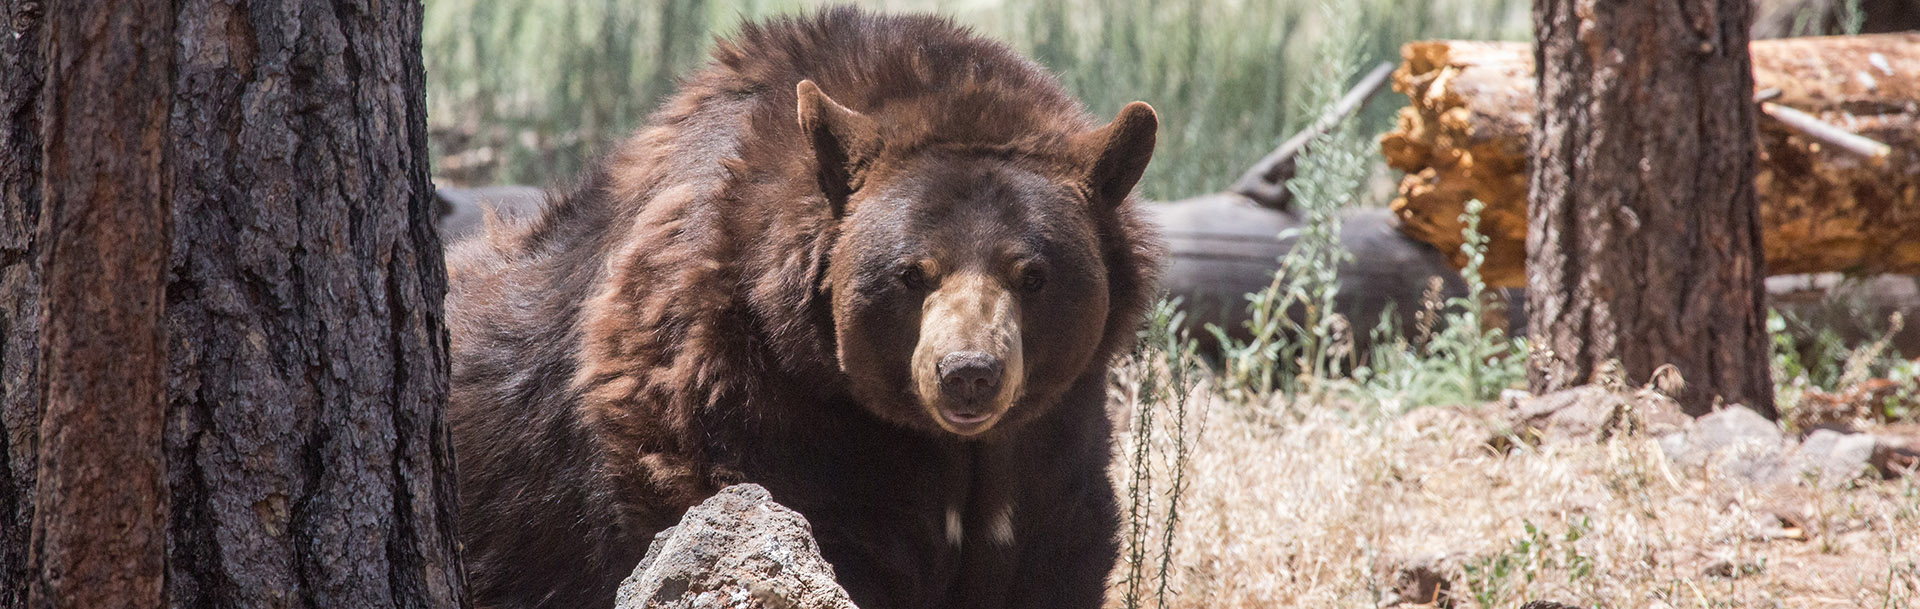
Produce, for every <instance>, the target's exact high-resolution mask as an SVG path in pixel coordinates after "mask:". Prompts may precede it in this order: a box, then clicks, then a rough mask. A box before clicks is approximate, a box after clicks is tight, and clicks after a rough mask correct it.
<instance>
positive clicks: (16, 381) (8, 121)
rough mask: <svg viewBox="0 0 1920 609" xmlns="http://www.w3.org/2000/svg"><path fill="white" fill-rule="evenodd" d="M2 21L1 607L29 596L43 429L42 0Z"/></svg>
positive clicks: (10, 2)
mask: <svg viewBox="0 0 1920 609" xmlns="http://www.w3.org/2000/svg"><path fill="white" fill-rule="evenodd" d="M0 8H3V9H4V10H5V14H4V15H0V17H4V18H5V21H4V22H0V23H4V25H5V27H6V29H5V30H0V74H5V75H6V78H0V608H6V609H12V608H15V607H21V606H24V605H25V604H26V600H27V585H28V583H30V582H31V581H32V578H31V577H29V574H30V571H29V570H28V569H27V549H28V547H29V542H30V540H31V534H32V532H33V486H34V484H35V480H36V475H35V473H34V467H35V466H36V464H37V463H38V459H36V458H35V457H34V447H35V446H36V445H37V444H38V442H39V436H40V386H39V378H40V377H39V373H38V371H39V369H40V346H39V343H40V300H41V297H40V292H41V290H40V264H39V256H40V248H39V246H38V243H37V241H36V240H35V238H34V231H35V227H36V226H38V225H39V224H40V84H41V83H42V82H43V81H45V79H46V60H45V58H44V55H43V54H42V49H41V48H40V47H41V42H42V35H43V34H44V33H45V31H46V30H45V27H44V24H43V23H42V20H41V17H42V13H43V9H42V8H41V5H40V3H39V2H38V1H29V0H5V1H4V3H0Z"/></svg>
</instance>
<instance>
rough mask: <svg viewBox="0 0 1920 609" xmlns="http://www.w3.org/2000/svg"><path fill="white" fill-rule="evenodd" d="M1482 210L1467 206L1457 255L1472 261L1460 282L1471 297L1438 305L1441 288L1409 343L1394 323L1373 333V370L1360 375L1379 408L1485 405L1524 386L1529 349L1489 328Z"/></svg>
mask: <svg viewBox="0 0 1920 609" xmlns="http://www.w3.org/2000/svg"><path fill="white" fill-rule="evenodd" d="M1484 209H1485V205H1484V204H1482V203H1481V202H1480V201H1478V200H1473V201H1468V202H1467V206H1466V213H1464V214H1461V216H1460V221H1461V223H1462V224H1463V225H1464V227H1465V228H1464V230H1463V231H1462V234H1463V236H1464V237H1465V243H1463V244H1462V245H1461V246H1460V251H1461V253H1463V254H1465V255H1466V260H1467V264H1466V266H1465V267H1463V268H1462V269H1461V270H1460V277H1461V279H1462V280H1464V281H1465V282H1466V285H1467V294H1466V296H1464V297H1457V298H1450V299H1447V300H1445V301H1441V300H1440V299H1439V283H1438V281H1436V282H1435V283H1434V285H1432V286H1431V287H1430V288H1429V290H1428V294H1429V296H1428V297H1427V299H1426V302H1425V303H1423V310H1422V311H1421V314H1420V315H1421V319H1422V323H1421V324H1420V327H1418V328H1415V329H1414V332H1412V333H1410V334H1411V335H1410V336H1408V335H1405V334H1403V333H1402V332H1400V331H1399V330H1400V329H1398V328H1395V327H1393V325H1392V321H1391V320H1392V317H1391V316H1386V317H1383V318H1382V322H1381V324H1382V325H1381V326H1380V327H1379V328H1376V329H1375V331H1374V336H1375V340H1374V345H1375V348H1374V351H1373V353H1372V354H1371V357H1369V359H1368V361H1369V366H1368V367H1367V368H1365V369H1362V370H1359V371H1356V374H1355V376H1356V378H1358V379H1359V380H1360V381H1361V386H1362V388H1363V390H1364V391H1365V393H1367V394H1368V395H1369V396H1370V397H1371V398H1372V399H1373V400H1374V401H1375V402H1379V403H1386V402H1399V403H1408V402H1410V403H1413V404H1435V403H1463V402H1477V401H1484V400H1489V399H1493V398H1495V397H1498V396H1499V394H1500V391H1501V390H1503V389H1507V388H1511V387H1514V386H1517V385H1519V384H1521V383H1522V382H1523V381H1525V380H1526V368H1525V367H1524V363H1525V361H1526V357H1525V353H1526V343H1525V341H1523V340H1519V339H1509V338H1507V336H1506V333H1505V332H1504V331H1502V330H1501V329H1500V328H1498V327H1490V326H1492V325H1493V324H1490V323H1488V317H1489V311H1490V308H1489V307H1488V306H1487V302H1488V300H1489V298H1490V294H1489V293H1488V291H1487V284H1486V281H1485V280H1484V279H1482V278H1481V275H1480V269H1481V266H1482V265H1483V264H1485V262H1486V256H1487V240H1488V238H1487V236H1486V235H1485V234H1483V233H1481V232H1480V213H1481V212H1482V211H1483V210H1484ZM1509 306H1514V305H1509ZM1434 322H1438V323H1434Z"/></svg>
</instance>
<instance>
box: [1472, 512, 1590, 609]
mask: <svg viewBox="0 0 1920 609" xmlns="http://www.w3.org/2000/svg"><path fill="white" fill-rule="evenodd" d="M1564 524H1565V526H1566V531H1565V532H1563V533H1561V534H1560V535H1552V534H1550V533H1548V532H1547V531H1546V530H1544V529H1542V528H1541V527H1539V526H1536V525H1534V524H1533V522H1532V521H1522V523H1521V526H1522V527H1523V528H1524V529H1525V534H1523V535H1521V536H1519V537H1515V538H1514V539H1513V540H1512V542H1511V545H1509V546H1508V547H1507V548H1506V549H1504V550H1502V551H1500V552H1496V553H1493V554H1490V555H1486V556H1480V557H1477V558H1474V559H1473V560H1471V561H1468V562H1467V563H1466V564H1465V565H1463V566H1462V567H1461V571H1463V574H1464V576H1465V577H1464V578H1463V583H1464V584H1465V585H1466V588H1467V593H1468V594H1469V595H1470V596H1472V597H1473V600H1474V601H1475V602H1477V603H1479V605H1480V606H1482V607H1504V606H1508V605H1511V604H1513V603H1514V602H1516V601H1517V600H1525V599H1527V598H1528V596H1529V595H1528V589H1529V588H1530V587H1531V586H1532V585H1533V584H1534V583H1535V582H1536V581H1541V580H1544V579H1547V578H1548V577H1554V578H1562V579H1565V580H1567V581H1578V580H1583V579H1588V578H1591V577H1593V575H1594V559H1593V557H1591V556H1587V555H1585V554H1583V553H1582V552H1581V550H1580V546H1579V541H1580V539H1581V538H1582V537H1585V536H1586V535H1587V534H1588V533H1591V532H1592V531H1593V521H1592V519H1590V518H1587V517H1584V516H1582V517H1580V518H1578V519H1573V518H1568V519H1567V520H1566V522H1565V523H1564Z"/></svg>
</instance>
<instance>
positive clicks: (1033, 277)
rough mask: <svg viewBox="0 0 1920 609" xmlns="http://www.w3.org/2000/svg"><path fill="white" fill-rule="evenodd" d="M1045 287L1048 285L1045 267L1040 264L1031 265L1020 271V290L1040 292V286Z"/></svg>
mask: <svg viewBox="0 0 1920 609" xmlns="http://www.w3.org/2000/svg"><path fill="white" fill-rule="evenodd" d="M1044 287H1047V272H1046V270H1045V269H1041V268H1040V267H1038V266H1030V267H1027V268H1026V270H1023V271H1021V272H1020V291H1022V292H1028V293H1032V292H1038V291H1040V288H1044Z"/></svg>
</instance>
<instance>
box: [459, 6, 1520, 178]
mask: <svg viewBox="0 0 1920 609" xmlns="http://www.w3.org/2000/svg"><path fill="white" fill-rule="evenodd" d="M818 4H821V3H819V2H813V1H804V0H646V1H634V0H584V1H574V0H427V4H426V7H427V11H426V27H425V48H426V66H427V97H428V107H429V112H428V124H429V128H430V133H431V137H430V140H431V143H432V146H433V150H434V152H435V156H436V160H437V164H436V171H437V175H439V176H440V177H441V179H442V180H443V181H447V182H451V183H461V184H492V183H529V184H545V183H552V182H556V181H560V180H565V179H568V178H570V177H571V176H573V175H574V174H576V173H578V172H579V171H580V169H581V168H582V166H583V165H584V163H585V162H586V161H587V160H588V159H590V158H591V156H592V155H593V154H595V153H596V152H597V151H600V150H605V149H607V147H608V146H609V145H610V144H611V143H613V142H617V141H619V140H620V139H621V138H623V137H625V136H626V135H627V134H628V133H630V132H631V131H632V130H633V129H634V128H636V127H637V126H639V125H640V124H641V123H642V122H643V121H644V120H645V118H646V115H647V113H648V112H650V111H651V110H652V108H653V107H654V106H655V105H657V104H658V102H659V100H660V99H661V98H662V97H664V96H665V95H667V94H670V93H671V92H672V90H673V79H674V78H675V77H677V76H678V75H681V74H685V73H686V72H687V71H689V70H692V69H695V68H697V67H698V66H699V65H700V64H701V63H702V62H703V61H704V57H705V53H706V51H707V49H708V48H710V46H711V44H712V41H713V39H714V37H715V36H725V35H727V34H728V33H730V32H732V31H733V30H734V29H735V28H736V27H737V25H738V24H739V23H740V22H741V21H742V20H747V19H758V18H763V17H766V16H769V15H774V14H781V13H791V12H794V11H800V10H806V9H808V8H811V7H813V6H816V5H818ZM858 4H860V5H862V6H866V7H869V8H874V9H878V10H892V11H931V12H937V13H941V14H946V15H950V16H952V17H953V18H955V19H956V20H958V21H960V22H962V23H966V24H969V25H971V26H974V27H975V28H977V29H978V30H979V31H981V32H982V33H984V34H986V35H989V36H993V37H996V38H999V39H1002V40H1005V41H1007V42H1008V43H1010V44H1012V45H1013V46H1014V47H1015V48H1017V49H1019V50H1021V51H1023V52H1026V53H1028V54H1029V55H1031V56H1032V57H1034V58H1035V59H1037V60H1038V61H1040V62H1041V63H1042V64H1044V65H1046V66H1047V67H1049V68H1051V69H1052V70H1053V71H1055V72H1056V73H1058V74H1059V75H1060V77H1061V80H1062V82H1063V83H1064V84H1065V85H1066V87H1067V88H1068V89H1069V90H1070V91H1072V92H1073V93H1075V94H1077V95H1079V96H1080V97H1081V99H1083V100H1084V101H1085V102H1086V105H1087V108H1088V110H1089V111H1091V112H1093V113H1094V114H1096V115H1100V116H1107V115H1111V114H1112V113H1115V112H1117V111H1119V109H1120V107H1121V106H1123V105H1125V104H1126V103H1127V102H1130V101H1134V100H1144V101H1146V102H1148V103H1151V104H1153V106H1154V108H1155V109H1157V110H1158V111H1159V112H1160V115H1161V119H1162V126H1161V138H1160V145H1159V148H1158V150H1157V151H1156V153H1155V155H1154V162H1153V164H1152V165H1151V166H1150V167H1149V168H1148V172H1147V177H1146V178H1145V179H1144V180H1142V190H1143V192H1144V193H1145V194H1146V195H1147V196H1148V197H1150V198H1155V199H1173V198H1180V197H1185V196H1191V195H1196V194H1201V193H1206V192H1212V191H1217V190H1220V189H1222V188H1225V187H1226V185H1227V184H1229V183H1230V182H1231V181H1232V180H1233V179H1234V178H1235V177H1237V176H1238V175H1239V174H1240V172H1241V171H1243V170H1244V169H1246V167H1247V166H1248V165H1250V164H1252V163H1253V161H1255V160H1257V159H1258V158H1260V156H1261V155H1263V154H1265V153H1266V152H1267V151H1268V150H1270V149H1271V148H1272V147H1274V146H1276V145H1278V143H1279V141H1280V140H1281V139H1284V138H1285V136H1286V135H1288V134H1289V133H1290V132H1291V131H1292V130H1293V129H1295V128H1297V127H1298V126H1301V125H1304V124H1305V123H1306V122H1307V121H1309V120H1311V118H1312V115H1311V114H1303V113H1301V112H1299V111H1297V110H1296V108H1298V107H1301V104H1300V102H1301V101H1303V100H1304V98H1305V96H1306V93H1307V91H1309V90H1310V89H1311V88H1312V87H1314V86H1326V85H1328V84H1329V83H1326V82H1323V81H1324V80H1325V79H1327V78H1334V79H1344V78H1348V77H1350V75H1349V74H1336V75H1331V76H1328V75H1326V72H1325V71H1324V70H1319V69H1317V62H1318V61H1319V60H1318V59H1317V58H1316V56H1315V55H1314V51H1313V50H1314V49H1315V48H1316V45H1317V44H1319V42H1320V41H1321V40H1322V39H1324V38H1325V36H1326V33H1327V17H1326V15H1327V14H1338V15H1341V16H1342V17H1343V18H1350V19H1352V20H1354V21H1355V22H1356V23H1358V24H1360V25H1359V27H1360V28H1361V29H1362V30H1364V31H1366V32H1367V33H1368V34H1369V35H1368V37H1367V40H1368V42H1367V43H1366V45H1365V46H1364V47H1362V48H1359V49H1357V52H1358V54H1359V58H1360V60H1361V61H1360V62H1361V65H1368V64H1371V63H1372V62H1375V61H1380V60H1388V59H1397V58H1398V48H1399V45H1400V44H1402V43H1404V42H1407V41H1410V40H1415V39H1421V38H1440V37H1455V38H1483V39H1484V38H1503V39H1522V38H1524V36H1525V35H1526V22H1527V16H1526V10H1527V4H1526V3H1525V2H1522V1H1520V0H1438V1H1435V2H1427V3H1409V2H1403V1H1401V0H1353V1H1351V2H1343V3H1340V4H1339V5H1338V6H1337V8H1336V9H1334V10H1333V12H1332V13H1324V12H1322V11H1321V10H1320V9H1321V5H1320V4H1319V2H1318V0H1278V1H1271V2H1268V1H1254V0H1168V1H1155V0H1105V1H1096V0H1040V1H1037V2H1013V1H1010V0H1009V1H1003V0H947V1H941V0H885V1H874V2H861V3H858ZM1383 101H1386V100H1385V99H1384V98H1383ZM1397 105H1399V104H1395V103H1381V104H1377V105H1376V106H1375V107H1374V108H1373V109H1371V110H1369V111H1368V112H1367V113H1366V114H1365V115H1364V116H1363V117H1362V120H1361V122H1360V127H1359V128H1360V130H1361V132H1363V133H1377V132H1379V131H1381V130H1384V129H1385V128H1386V127H1387V126H1388V125H1389V121H1390V120H1391V112H1392V109H1393V107H1394V106H1397Z"/></svg>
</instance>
